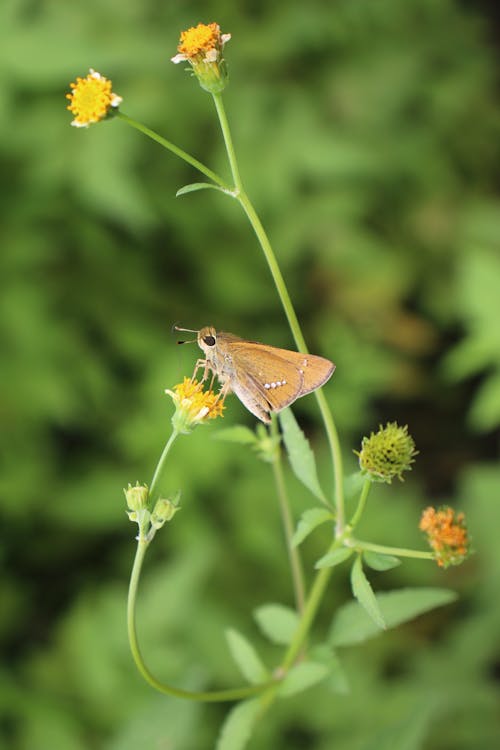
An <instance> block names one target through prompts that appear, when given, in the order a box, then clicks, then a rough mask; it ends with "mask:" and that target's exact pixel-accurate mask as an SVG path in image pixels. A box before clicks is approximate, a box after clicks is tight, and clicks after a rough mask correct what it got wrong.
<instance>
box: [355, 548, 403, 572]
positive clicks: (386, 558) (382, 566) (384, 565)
mask: <svg viewBox="0 0 500 750" xmlns="http://www.w3.org/2000/svg"><path fill="white" fill-rule="evenodd" d="M363 560H364V561H365V563H366V564H367V565H368V567H369V568H371V569H372V570H391V568H397V567H398V565H401V560H399V559H398V558H397V557H394V556H393V555H382V554H381V553H380V552H371V551H370V550H367V551H366V552H363Z"/></svg>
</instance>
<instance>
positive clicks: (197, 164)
mask: <svg viewBox="0 0 500 750" xmlns="http://www.w3.org/2000/svg"><path fill="white" fill-rule="evenodd" d="M115 117H118V118H119V119H120V120H123V122H126V123H127V125H130V126H131V127H132V128H135V129H136V130H138V131H139V132H140V133H143V135H147V137H148V138H151V140H153V141H156V143H159V144H160V146H163V148H166V149H168V151H171V152H172V153H173V154H175V155H176V156H178V157H179V158H180V159H182V160H183V161H185V162H187V163H188V164H190V165H191V166H192V167H194V168H195V169H197V170H198V171H199V172H202V173H203V174H204V175H205V176H206V177H208V178H209V180H212V181H213V182H215V183H216V184H217V185H220V187H222V188H224V190H230V187H229V185H227V184H226V183H225V182H224V180H223V179H222V178H221V177H219V175H218V174H216V173H215V172H213V171H212V170H211V169H209V168H208V167H207V166H205V164H203V163H202V162H201V161H198V159H195V158H194V156H191V154H188V153H187V152H186V151H184V150H183V149H182V148H179V147H178V146H176V145H175V144H174V143H171V142H170V141H167V139H166V138H163V137H162V136H161V135H159V134H158V133H155V131H154V130H151V129H150V128H148V127H146V126H145V125H143V124H142V123H141V122H137V120H133V119H132V118H131V117H129V116H128V115H126V114H124V113H123V112H120V111H118V112H117V113H116V114H115Z"/></svg>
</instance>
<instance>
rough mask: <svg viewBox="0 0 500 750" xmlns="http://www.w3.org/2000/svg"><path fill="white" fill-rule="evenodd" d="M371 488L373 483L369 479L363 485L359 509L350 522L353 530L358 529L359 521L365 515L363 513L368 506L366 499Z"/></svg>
mask: <svg viewBox="0 0 500 750" xmlns="http://www.w3.org/2000/svg"><path fill="white" fill-rule="evenodd" d="M371 486H372V483H371V481H370V480H369V479H365V481H364V484H363V489H362V490H361V494H360V496H359V501H358V507H357V508H356V510H355V511H354V513H353V516H352V518H351V520H350V522H349V526H350V527H351V529H354V528H356V526H357V524H358V522H359V519H360V518H361V516H362V515H363V511H364V509H365V505H366V499H367V497H368V493H369V492H370V488H371Z"/></svg>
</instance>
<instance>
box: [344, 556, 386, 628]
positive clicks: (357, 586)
mask: <svg viewBox="0 0 500 750" xmlns="http://www.w3.org/2000/svg"><path fill="white" fill-rule="evenodd" d="M351 586H352V593H353V594H354V596H355V597H356V599H357V600H358V602H359V603H360V604H361V606H362V607H364V609H365V610H366V612H367V613H368V614H369V615H370V617H371V618H372V620H373V621H374V622H375V623H376V624H377V625H378V627H379V628H382V629H384V630H385V628H386V624H385V620H384V618H383V616H382V612H381V611H380V607H379V606H378V602H377V598H376V596H375V594H374V593H373V589H372V587H371V585H370V581H369V580H368V578H367V577H366V576H365V573H364V570H363V565H362V562H361V556H360V555H358V556H357V557H356V560H355V561H354V565H353V566H352V569H351Z"/></svg>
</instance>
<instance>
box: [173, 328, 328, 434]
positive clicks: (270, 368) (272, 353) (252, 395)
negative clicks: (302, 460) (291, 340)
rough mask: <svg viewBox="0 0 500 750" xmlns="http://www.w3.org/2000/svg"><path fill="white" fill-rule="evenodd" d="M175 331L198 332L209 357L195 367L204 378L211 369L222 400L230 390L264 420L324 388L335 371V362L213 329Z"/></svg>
mask: <svg viewBox="0 0 500 750" xmlns="http://www.w3.org/2000/svg"><path fill="white" fill-rule="evenodd" d="M176 330H178V331H189V332H190V333H196V334H197V342H198V346H199V347H200V348H201V349H202V351H203V353H204V355H205V358H204V359H199V360H198V362H197V363H196V369H198V368H199V367H204V368H205V372H204V376H203V380H206V378H207V375H208V371H209V370H211V371H212V373H213V374H214V375H216V376H217V379H218V380H219V382H220V383H221V384H222V389H221V397H222V398H225V397H226V395H227V394H228V393H231V391H232V392H233V393H235V394H236V395H237V396H238V398H239V399H240V401H241V402H242V404H243V405H244V406H246V408H247V409H248V411H250V412H251V413H252V414H254V415H255V416H256V417H257V418H258V419H260V420H262V422H270V421H271V420H270V416H269V415H270V414H271V412H277V411H280V410H281V409H284V408H285V406H290V404H293V402H294V401H295V400H296V399H297V398H300V397H301V396H305V395H306V394H307V393H311V391H315V390H316V388H320V387H321V386H322V385H324V384H325V383H326V381H327V380H328V379H329V378H330V377H331V375H332V374H333V371H334V370H335V365H334V364H333V362H330V360H328V359H324V358H323V357H318V356H316V355H315V354H302V353H300V352H294V351H289V350H288V349H278V348H277V347H275V346H269V345H268V344H259V343H258V342H257V341H247V340H246V339H242V338H240V337H239V336H235V335H234V334H233V333H226V332H224V331H216V330H215V328H213V327H212V326H205V327H204V328H201V329H200V330H199V331H190V330H189V329H188V328H177V326H176ZM179 343H183V342H179Z"/></svg>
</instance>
